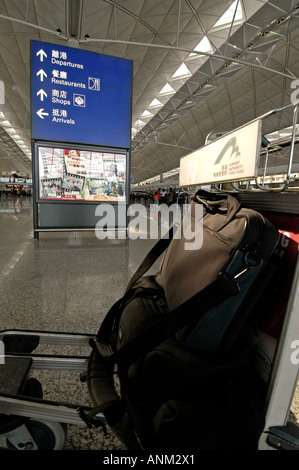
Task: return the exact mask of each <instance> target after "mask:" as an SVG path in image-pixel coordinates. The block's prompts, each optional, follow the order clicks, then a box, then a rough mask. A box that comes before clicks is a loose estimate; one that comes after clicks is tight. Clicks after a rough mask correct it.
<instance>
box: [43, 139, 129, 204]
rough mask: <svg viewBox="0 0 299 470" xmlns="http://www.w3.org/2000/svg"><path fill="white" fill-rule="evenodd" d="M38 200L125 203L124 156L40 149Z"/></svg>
mask: <svg viewBox="0 0 299 470" xmlns="http://www.w3.org/2000/svg"><path fill="white" fill-rule="evenodd" d="M38 158H39V183H40V184H39V188H40V194H39V195H40V199H42V200H48V199H52V200H53V199H54V200H61V201H63V200H78V201H81V202H82V201H125V182H126V155H124V154H118V153H116V154H115V153H109V152H94V151H93V152H91V151H90V152H89V151H86V150H78V149H72V148H69V149H65V148H51V147H39V149H38Z"/></svg>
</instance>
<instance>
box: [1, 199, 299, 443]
mask: <svg viewBox="0 0 299 470" xmlns="http://www.w3.org/2000/svg"><path fill="white" fill-rule="evenodd" d="M154 243H155V240H150V239H149V238H147V239H137V240H130V239H128V240H108V239H106V240H99V239H98V238H97V237H96V236H95V233H94V232H93V231H91V232H79V231H78V232H54V233H41V234H40V238H39V240H34V237H33V220H32V200H31V198H25V197H23V198H18V199H17V198H8V197H2V198H0V299H1V300H0V318H1V324H0V330H9V329H27V330H38V331H40V330H42V331H43V330H44V331H55V332H56V331H59V332H72V333H73V332H74V333H91V334H94V333H96V332H97V330H98V328H99V326H100V324H101V321H102V319H103V318H104V315H105V314H106V312H107V311H108V309H109V308H110V307H111V305H112V304H113V303H114V302H115V301H116V300H117V299H118V298H119V297H120V296H121V295H122V294H123V292H124V289H125V287H126V285H127V283H128V281H129V279H130V277H131V276H132V274H133V273H134V272H135V270H136V269H137V267H138V266H139V264H140V262H141V261H142V260H143V258H144V256H145V255H146V254H147V252H148V251H149V249H150V248H151V247H152V246H153V245H154ZM158 265H159V262H157V263H156V264H155V265H154V266H153V268H152V269H151V271H152V272H155V271H157V269H158ZM39 352H41V353H44V352H45V353H49V354H54V353H58V354H59V353H60V354H74V352H73V351H70V348H68V347H64V349H63V350H62V351H61V350H58V351H57V349H56V348H55V347H54V346H52V347H46V346H41V347H39ZM75 354H78V355H86V356H88V355H89V354H90V348H89V347H86V348H85V347H84V348H82V347H81V348H79V349H76V351H75ZM34 375H35V376H36V377H37V378H38V379H39V380H40V382H41V383H42V385H43V388H44V398H45V399H49V400H58V401H62V402H72V403H76V404H80V405H83V404H87V405H89V404H90V401H89V395H88V391H87V387H86V384H85V383H81V381H80V376H79V374H78V373H76V372H64V371H59V372H58V371H35V372H34ZM298 395H299V394H298V393H297V394H296V396H295V399H294V403H293V411H294V413H295V415H296V416H297V419H298V417H299V412H298ZM121 448H122V445H121V443H120V442H119V441H118V440H117V439H116V438H115V437H114V436H113V435H112V433H108V435H107V436H105V435H104V434H103V432H102V431H101V429H91V430H90V429H88V428H87V427H86V426H76V425H68V431H67V438H66V441H65V446H64V449H67V450H79V449H81V450H85V449H91V450H99V449H106V450H115V449H121Z"/></svg>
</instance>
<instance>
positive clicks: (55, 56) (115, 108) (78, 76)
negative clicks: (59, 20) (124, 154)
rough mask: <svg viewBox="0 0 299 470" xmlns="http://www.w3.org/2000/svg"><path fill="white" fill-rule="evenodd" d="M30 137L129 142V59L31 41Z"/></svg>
mask: <svg viewBox="0 0 299 470" xmlns="http://www.w3.org/2000/svg"><path fill="white" fill-rule="evenodd" d="M31 72H32V138H33V139H37V140H49V141H57V142H73V143H82V144H90V145H101V146H108V147H114V148H130V133H131V81H132V62H131V61H129V60H126V59H120V58H117V57H112V56H106V55H103V54H98V53H94V52H89V51H84V50H80V49H74V48H70V47H64V46H59V45H55V44H49V43H42V42H38V41H32V71H31Z"/></svg>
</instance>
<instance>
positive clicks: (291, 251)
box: [0, 105, 299, 450]
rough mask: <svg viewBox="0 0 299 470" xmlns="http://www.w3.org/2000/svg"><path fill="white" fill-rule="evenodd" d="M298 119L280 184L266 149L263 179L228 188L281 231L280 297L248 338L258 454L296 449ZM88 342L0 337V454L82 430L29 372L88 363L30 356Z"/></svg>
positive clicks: (28, 334) (73, 410)
mask: <svg viewBox="0 0 299 470" xmlns="http://www.w3.org/2000/svg"><path fill="white" fill-rule="evenodd" d="M290 106H291V105H287V106H285V107H283V108H279V109H276V110H274V111H271V112H270V113H267V114H266V115H264V116H262V117H261V118H258V119H265V118H266V117H268V116H271V115H273V114H274V113H276V112H280V111H284V110H285V109H287V108H289V107H290ZM297 114H298V108H297V106H295V107H294V113H293V131H292V138H291V141H290V143H289V145H290V155H289V163H288V169H287V174H286V175H284V179H283V181H282V182H280V184H279V185H278V186H277V187H273V185H272V186H271V184H270V185H268V184H266V183H265V181H266V177H267V174H266V172H267V165H268V156H269V154H270V152H271V145H270V144H269V145H267V147H266V158H265V168H264V172H263V174H262V178H263V179H262V180H261V179H259V178H258V176H257V177H256V178H255V180H254V181H253V182H250V184H249V183H248V182H247V183H246V187H245V189H244V187H243V186H242V184H241V183H240V182H238V185H237V186H236V183H233V189H232V193H233V195H235V196H237V197H238V198H240V199H241V200H242V202H243V204H244V205H245V206H247V207H252V208H254V209H255V210H258V211H259V212H261V213H263V214H264V215H265V216H266V217H268V218H269V220H270V221H272V222H273V223H274V224H275V225H276V226H277V227H278V229H279V230H280V232H281V240H280V245H279V247H278V249H279V250H280V255H281V260H282V269H283V282H282V284H281V285H280V289H281V290H282V294H281V295H279V296H278V297H277V298H275V302H274V304H273V303H272V304H271V302H270V300H271V299H269V305H268V307H267V308H266V309H265V312H264V313H265V316H264V318H263V321H264V323H263V325H261V329H260V331H259V332H258V338H257V339H256V338H255V339H254V343H255V351H256V357H257V368H258V370H259V373H260V376H261V378H262V379H263V380H264V382H265V384H266V387H267V390H268V393H267V400H266V406H267V409H266V419H265V426H264V431H263V432H262V434H261V436H260V441H259V449H267V450H272V449H292V450H293V449H296V450H299V427H298V423H293V422H290V421H289V412H290V406H291V402H292V400H293V396H294V391H295V388H296V383H297V379H298V364H299V256H298V247H299V188H298V186H297V187H291V186H292V185H291V183H292V182H293V180H294V181H295V179H296V176H294V177H293V176H292V174H291V170H292V165H293V156H294V147H295V143H296V142H295V141H296V125H297ZM221 138H222V137H220V139H221ZM224 138H225V136H224ZM209 145H210V144H209ZM298 180H299V178H298ZM207 183H209V181H207ZM192 184H194V183H190V185H191V186H192ZM249 186H252V189H249ZM212 190H214V191H221V190H222V187H221V185H220V186H216V187H215V186H214V189H213V187H212ZM226 192H227V191H226ZM261 196H262V197H261ZM278 300H279V302H278ZM263 327H264V328H263ZM93 339H94V336H93V335H87V334H79V333H60V332H58V333H57V332H44V331H40V332H38V331H24V330H9V331H0V361H1V360H2V363H1V364H2V365H0V447H1V448H6V449H7V448H8V449H19V450H25V449H26V450H27V449H32V450H37V449H53V450H55V449H62V448H63V445H64V439H65V425H66V424H75V425H83V426H84V425H87V423H88V421H87V419H86V415H87V414H88V412H89V411H91V409H92V408H90V407H88V406H85V405H81V404H79V405H78V404H72V403H66V402H55V401H49V400H44V399H43V398H42V385H41V384H40V383H39V382H37V381H36V380H35V379H34V378H32V377H30V372H31V371H32V370H34V369H50V370H67V371H77V372H78V371H79V372H80V373H81V377H82V379H84V377H85V376H86V373H87V365H88V361H89V356H62V355H57V356H51V355H42V354H35V349H36V348H37V346H38V345H39V344H50V345H58V346H69V345H70V346H87V345H89V344H90V342H91V341H92V340H93ZM1 348H2V350H1ZM93 424H94V425H95V426H98V427H106V425H107V423H106V420H105V417H104V415H103V414H102V413H98V414H97V415H96V416H95V417H94V421H93Z"/></svg>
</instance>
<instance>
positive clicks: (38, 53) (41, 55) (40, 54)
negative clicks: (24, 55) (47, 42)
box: [36, 49, 48, 62]
mask: <svg viewBox="0 0 299 470" xmlns="http://www.w3.org/2000/svg"><path fill="white" fill-rule="evenodd" d="M36 55H39V58H40V61H41V62H43V60H44V57H48V56H47V54H46V53H45V51H43V50H42V49H40V50H39V51H38V52H37V53H36Z"/></svg>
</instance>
